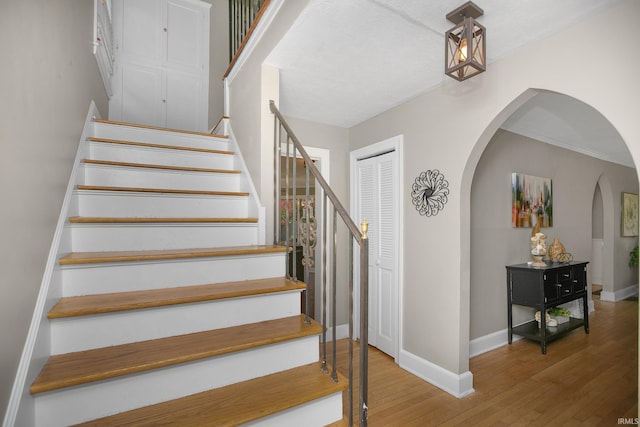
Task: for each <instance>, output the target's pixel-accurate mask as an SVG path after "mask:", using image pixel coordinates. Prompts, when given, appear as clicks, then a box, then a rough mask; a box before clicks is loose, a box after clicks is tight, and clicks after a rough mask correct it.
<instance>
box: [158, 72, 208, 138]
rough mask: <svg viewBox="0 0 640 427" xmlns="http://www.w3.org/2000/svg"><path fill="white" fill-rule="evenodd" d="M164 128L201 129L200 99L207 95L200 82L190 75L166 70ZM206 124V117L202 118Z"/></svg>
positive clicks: (197, 78)
mask: <svg viewBox="0 0 640 427" xmlns="http://www.w3.org/2000/svg"><path fill="white" fill-rule="evenodd" d="M166 85H167V89H166V90H167V102H166V104H167V105H166V111H167V120H166V127H168V128H175V129H191V130H197V131H203V132H204V131H205V130H206V129H202V121H203V117H202V113H203V112H202V109H201V108H200V106H201V104H202V98H203V97H204V96H205V95H207V93H205V92H204V88H203V87H202V80H201V79H200V78H199V77H198V76H197V75H193V74H190V73H182V72H180V71H173V70H167V77H166ZM204 119H205V122H206V117H205V118H204Z"/></svg>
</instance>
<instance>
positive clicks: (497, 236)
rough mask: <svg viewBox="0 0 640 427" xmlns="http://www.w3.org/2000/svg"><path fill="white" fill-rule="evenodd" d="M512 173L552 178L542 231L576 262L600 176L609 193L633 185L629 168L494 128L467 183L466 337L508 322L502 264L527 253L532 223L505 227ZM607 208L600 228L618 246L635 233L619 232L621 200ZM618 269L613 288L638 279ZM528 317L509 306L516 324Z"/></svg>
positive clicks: (584, 255)
mask: <svg viewBox="0 0 640 427" xmlns="http://www.w3.org/2000/svg"><path fill="white" fill-rule="evenodd" d="M512 172H518V173H524V174H527V175H535V176H540V177H546V178H551V179H552V188H553V227H549V228H543V229H542V230H541V231H542V232H543V233H545V234H546V235H547V243H551V242H552V241H553V239H554V238H555V237H557V238H558V239H559V240H560V241H561V242H562V244H563V245H564V246H565V248H566V250H567V251H568V252H570V253H571V254H572V255H573V258H574V259H575V260H581V261H591V256H592V251H591V246H592V244H591V241H592V211H593V209H592V206H593V202H594V192H595V189H596V187H597V183H598V179H599V178H600V176H602V175H604V176H607V177H608V178H609V181H610V182H611V183H612V189H611V190H612V191H613V193H614V194H618V195H619V194H620V193H621V192H622V191H630V192H635V193H637V191H638V183H637V177H636V170H635V169H632V168H628V167H625V166H620V165H617V164H614V163H610V162H605V161H602V160H598V159H595V158H593V157H588V156H585V155H582V154H578V153H576V152H573V151H569V150H565V149H561V148H558V147H554V146H552V145H549V144H544V143H541V142H538V141H535V140H533V139H529V138H526V137H523V136H521V135H517V134H514V133H511V132H507V131H504V130H499V131H498V132H496V134H495V135H494V137H493V138H492V139H491V142H490V143H489V145H488V146H487V148H486V149H485V151H484V152H483V154H482V157H481V158H480V161H479V162H478V166H477V168H476V172H475V175H474V178H473V184H472V187H471V325H470V338H471V339H475V338H478V337H482V336H484V335H487V334H490V333H493V332H497V331H500V330H503V329H505V328H506V327H507V317H506V303H507V297H506V292H505V290H506V285H505V268H504V267H505V265H508V264H516V263H522V262H526V261H529V260H530V259H531V256H530V248H529V239H530V236H531V229H530V228H513V227H512V226H511V173H512ZM616 200H617V199H616ZM607 208H608V209H612V210H613V216H612V217H613V218H618V220H617V221H615V222H613V223H609V224H606V227H607V228H608V231H609V232H610V233H612V234H613V235H614V242H615V243H614V244H615V245H616V247H620V248H623V249H621V250H622V251H624V250H626V247H627V246H628V244H635V242H636V241H637V239H636V238H623V237H620V227H619V225H620V223H619V218H620V205H619V203H616V204H614V206H607ZM621 270H622V271H621V274H619V275H617V277H615V281H616V283H614V284H612V285H613V288H614V289H622V288H625V287H627V286H632V285H634V284H636V283H637V270H635V269H631V268H629V267H626V268H622V269H621ZM623 273H624V274H623ZM588 278H589V284H590V283H591V277H590V276H588ZM531 317H532V310H531V309H523V310H516V311H514V322H515V323H516V324H517V323H521V322H522V321H525V320H529V319H531Z"/></svg>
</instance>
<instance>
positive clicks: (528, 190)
mask: <svg viewBox="0 0 640 427" xmlns="http://www.w3.org/2000/svg"><path fill="white" fill-rule="evenodd" d="M537 223H540V227H552V226H553V198H552V192H551V178H540V177H538V176H532V175H524V174H520V173H515V172H514V173H512V174H511V225H512V226H513V227H524V228H529V227H535V226H536V224H537Z"/></svg>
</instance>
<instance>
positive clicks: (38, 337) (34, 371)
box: [2, 101, 100, 427]
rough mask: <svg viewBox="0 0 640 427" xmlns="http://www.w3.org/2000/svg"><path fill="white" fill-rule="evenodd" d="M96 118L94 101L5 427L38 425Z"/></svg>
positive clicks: (46, 265)
mask: <svg viewBox="0 0 640 427" xmlns="http://www.w3.org/2000/svg"><path fill="white" fill-rule="evenodd" d="M94 118H100V112H99V111H98V108H97V107H96V105H95V103H94V102H93V101H91V104H90V105H89V111H88V113H87V116H86V118H85V122H84V126H83V128H82V135H81V136H80V141H79V143H78V148H77V151H76V157H75V160H74V162H73V167H72V169H71V177H70V178H69V183H68V184H67V189H66V192H65V195H64V199H63V202H62V208H61V209H60V215H59V217H58V222H57V223H56V228H55V233H54V235H53V240H52V243H51V248H50V249H49V255H48V257H47V262H46V264H45V269H44V274H43V276H42V281H41V283H40V290H39V291H38V297H37V299H36V305H35V308H34V311H33V316H32V318H31V324H30V326H29V331H28V333H27V339H26V341H25V345H24V348H23V350H22V355H21V357H20V362H19V364H18V369H17V372H16V377H15V380H14V382H13V387H12V389H11V395H10V396H9V403H8V405H7V411H6V413H5V417H4V421H3V423H2V425H3V427H12V426H15V425H24V426H27V425H35V399H34V398H33V396H32V395H31V394H30V393H29V385H30V384H31V383H32V382H33V380H34V379H35V378H36V377H37V375H38V373H39V372H40V370H41V369H42V367H43V366H44V364H45V362H46V360H47V357H49V354H50V351H49V349H50V341H51V340H50V338H51V331H50V328H49V321H48V319H47V312H48V311H49V310H50V309H51V307H53V305H54V304H55V302H56V301H57V300H58V299H59V298H60V297H61V296H62V275H61V274H60V267H59V265H58V259H59V258H60V256H61V255H62V254H64V253H66V252H70V251H71V237H70V232H69V230H68V228H66V227H65V225H66V222H67V218H68V217H69V216H70V213H71V212H73V210H74V206H73V204H74V203H73V200H74V199H73V197H72V196H73V191H74V187H75V183H76V181H77V179H78V176H79V174H80V173H81V172H82V159H84V158H85V157H86V155H87V145H86V144H84V141H85V140H86V139H87V138H88V137H89V136H90V135H91V131H92V123H93V119H94Z"/></svg>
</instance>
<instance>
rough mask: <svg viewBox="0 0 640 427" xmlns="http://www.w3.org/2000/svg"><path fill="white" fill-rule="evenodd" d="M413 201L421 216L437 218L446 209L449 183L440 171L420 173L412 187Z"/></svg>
mask: <svg viewBox="0 0 640 427" xmlns="http://www.w3.org/2000/svg"><path fill="white" fill-rule="evenodd" d="M411 190H412V191H411V201H412V202H413V205H414V206H415V207H416V210H417V211H418V213H419V214H420V215H425V216H435V215H437V214H438V212H440V211H441V210H442V209H444V205H445V204H447V201H448V199H447V196H448V195H449V182H448V181H447V180H446V179H444V175H442V174H441V173H440V171H439V170H438V169H434V170H428V171H426V172H422V173H420V175H418V177H417V178H416V181H415V182H414V183H413V186H412V187H411Z"/></svg>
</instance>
